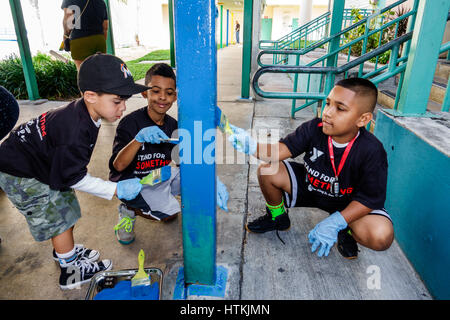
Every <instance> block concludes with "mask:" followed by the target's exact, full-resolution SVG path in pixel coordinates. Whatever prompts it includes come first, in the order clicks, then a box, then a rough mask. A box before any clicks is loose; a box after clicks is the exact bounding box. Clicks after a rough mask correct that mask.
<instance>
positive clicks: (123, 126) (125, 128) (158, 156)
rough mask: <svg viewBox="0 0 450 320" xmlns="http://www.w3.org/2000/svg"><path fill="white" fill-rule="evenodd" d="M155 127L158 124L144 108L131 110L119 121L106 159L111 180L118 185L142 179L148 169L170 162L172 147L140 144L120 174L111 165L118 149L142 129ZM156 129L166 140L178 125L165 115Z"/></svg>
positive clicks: (167, 144)
mask: <svg viewBox="0 0 450 320" xmlns="http://www.w3.org/2000/svg"><path fill="white" fill-rule="evenodd" d="M156 125H157V124H156V123H155V122H154V121H153V120H152V119H151V118H150V116H149V115H148V112H147V107H143V108H141V109H138V110H136V111H133V112H132V113H130V114H129V115H127V116H125V117H124V118H123V119H122V120H120V122H119V125H118V126H117V130H116V136H115V138H114V144H113V152H112V156H111V159H110V160H109V169H110V173H109V179H110V180H111V181H114V182H117V181H120V180H124V179H130V178H134V177H137V178H140V179H142V178H143V177H145V176H146V175H148V174H149V173H150V171H151V170H154V169H157V168H160V167H164V166H166V165H168V164H170V162H171V161H172V157H171V153H172V149H173V148H174V147H175V145H174V144H172V143H160V144H152V143H143V144H142V147H141V148H140V149H139V151H138V152H137V154H136V156H135V157H134V159H133V161H132V162H131V163H130V165H129V166H128V167H127V168H125V169H124V170H123V171H121V172H118V171H117V170H116V169H115V168H114V166H113V162H114V160H115V159H116V157H117V154H118V153H119V152H120V150H122V149H123V148H124V147H125V146H126V145H127V144H129V143H130V141H131V140H133V139H134V138H135V137H136V135H137V134H138V132H139V131H140V130H141V129H143V128H146V127H150V126H156ZM158 127H159V128H160V129H161V130H162V131H163V132H164V133H165V134H166V135H167V136H168V137H171V136H172V133H173V132H174V131H175V130H176V129H177V128H178V122H177V121H176V120H175V119H174V118H172V117H171V116H169V115H167V114H166V115H165V117H164V124H163V125H162V126H158Z"/></svg>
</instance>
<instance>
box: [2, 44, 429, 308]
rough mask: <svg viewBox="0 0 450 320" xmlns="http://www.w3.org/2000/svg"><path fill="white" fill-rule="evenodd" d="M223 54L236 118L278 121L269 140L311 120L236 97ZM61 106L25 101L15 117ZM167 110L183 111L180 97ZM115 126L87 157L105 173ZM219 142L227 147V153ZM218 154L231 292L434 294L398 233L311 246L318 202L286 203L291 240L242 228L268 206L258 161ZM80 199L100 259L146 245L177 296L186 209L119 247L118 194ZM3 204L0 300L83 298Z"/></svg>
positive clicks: (79, 235)
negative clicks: (352, 249) (225, 197)
mask: <svg viewBox="0 0 450 320" xmlns="http://www.w3.org/2000/svg"><path fill="white" fill-rule="evenodd" d="M217 56H218V61H217V67H218V104H219V106H220V107H221V108H222V109H223V111H224V112H225V113H226V114H227V116H228V117H229V119H230V122H231V123H233V124H235V125H237V126H239V127H242V128H245V129H249V128H253V129H256V130H258V129H263V128H264V129H269V130H273V129H279V136H278V137H277V133H276V131H268V132H269V133H271V135H270V139H273V140H275V141H276V140H278V138H279V137H282V136H284V135H285V134H287V133H289V132H291V131H292V130H294V129H295V128H296V127H297V126H298V125H300V124H301V123H302V122H304V121H307V120H309V119H312V117H313V114H312V112H311V111H310V110H309V109H305V110H302V111H301V112H299V113H297V119H291V118H290V117H289V116H290V108H291V103H290V101H289V100H262V101H248V100H247V101H246V102H242V101H238V99H237V98H238V97H239V96H240V89H241V73H240V67H239V66H241V64H242V63H241V59H242V47H241V46H230V47H227V48H224V49H221V50H219V51H218V53H217ZM261 83H263V86H264V89H266V90H282V89H283V87H286V88H292V83H291V80H290V79H289V78H287V76H285V75H270V76H267V77H266V78H264V80H262V81H261ZM59 105H61V103H56V102H48V103H45V104H42V105H39V106H35V105H33V106H31V105H21V110H20V111H21V114H20V120H19V122H23V121H25V120H28V119H30V118H31V117H34V116H37V115H39V114H41V113H42V112H44V111H46V110H48V109H50V108H53V107H57V106H59ZM127 105H128V108H127V113H129V112H131V111H134V110H136V109H137V108H140V107H143V106H144V105H145V100H144V99H143V98H142V97H140V96H133V97H132V98H131V99H130V100H129V102H128V104H127ZM169 114H170V115H171V116H173V117H175V118H177V108H176V106H174V107H173V108H172V109H171V110H170V111H169ZM116 126H117V122H115V123H112V124H108V123H104V124H103V125H102V128H101V130H100V134H99V138H98V141H97V145H96V147H95V150H94V153H93V157H92V161H91V163H90V165H89V172H90V174H91V175H93V176H98V177H101V178H104V179H107V177H108V165H107V163H108V160H109V157H110V155H111V149H112V141H113V138H114V134H115V129H116ZM261 138H262V137H261ZM221 148H223V149H225V150H224V152H222V153H221V151H222V149H221ZM216 154H217V155H218V156H219V155H222V156H223V158H222V159H223V161H222V163H223V164H218V165H217V172H218V176H219V177H220V178H221V180H222V181H223V182H224V183H225V185H226V186H227V188H228V191H229V193H230V200H229V202H228V208H229V212H228V213H226V212H223V211H222V210H219V209H218V212H217V264H218V265H219V266H220V265H222V266H226V267H227V269H228V282H227V286H226V295H225V299H387V300H389V299H407V300H408V299H431V296H430V294H429V292H428V291H427V289H426V287H425V286H424V284H423V283H422V281H421V280H420V278H419V276H418V275H417V273H416V272H415V271H414V269H413V267H412V266H411V264H410V263H409V261H408V260H407V258H406V257H405V255H404V254H403V252H402V251H401V249H400V248H399V246H398V244H397V242H394V243H393V245H392V246H391V248H390V249H388V250H387V251H384V252H376V251H372V250H370V249H366V248H363V247H360V250H361V252H360V253H359V257H358V259H357V260H352V261H347V260H345V259H344V258H342V257H341V256H340V255H339V253H338V252H337V250H336V248H333V249H332V251H331V252H330V255H329V256H328V257H327V258H322V259H320V258H318V257H317V256H316V254H312V253H310V245H309V243H308V241H307V234H308V232H309V230H310V229H311V228H313V227H314V225H315V224H316V223H317V222H319V221H320V220H321V219H323V218H324V217H325V216H326V213H325V212H321V211H320V210H318V209H302V208H297V209H293V210H290V217H291V222H292V226H291V228H290V229H289V230H288V231H287V232H281V233H280V236H281V238H282V239H283V240H284V242H285V245H283V244H282V243H281V242H280V241H279V240H278V239H277V237H276V235H275V233H267V234H263V235H257V234H248V233H247V232H246V231H245V230H244V228H243V226H244V224H245V223H246V221H247V220H252V219H254V218H255V217H256V216H259V215H261V214H263V212H264V202H263V198H262V194H261V192H260V190H259V187H258V182H257V178H256V168H257V166H258V164H257V163H249V161H248V159H246V161H245V162H243V163H240V162H239V161H237V160H236V161H234V160H232V159H238V158H239V156H238V155H236V153H235V152H233V151H232V147H231V146H230V144H229V143H228V142H227V143H224V144H223V145H222V146H221V145H220V143H218V146H217V150H216ZM219 160H220V159H218V161H219ZM297 160H298V161H301V159H297ZM236 162H238V164H236ZM253 162H254V161H253ZM78 199H79V201H80V205H81V208H82V219H80V221H79V223H78V224H77V226H76V227H75V231H74V235H75V242H76V243H83V244H84V245H85V246H87V247H89V248H92V249H96V250H99V251H100V253H101V257H100V258H106V259H112V261H113V264H114V267H113V270H122V269H129V268H136V267H137V254H138V252H139V250H140V249H141V248H142V249H144V251H145V253H146V257H147V259H146V267H150V266H151V267H158V268H160V269H161V270H163V271H164V286H163V299H166V300H170V299H172V298H173V292H174V287H175V281H176V277H177V274H178V270H179V268H180V267H181V266H182V265H183V254H182V237H181V218H178V219H177V220H175V221H174V222H171V223H166V224H163V223H158V222H153V221H150V220H145V219H142V218H138V219H137V223H136V228H135V232H136V241H135V242H134V243H132V244H131V245H129V246H123V245H121V244H119V243H118V242H117V240H116V238H115V235H114V231H113V228H114V225H115V224H116V223H117V206H118V204H119V201H118V200H117V199H114V200H112V201H107V200H103V199H100V198H96V197H94V196H91V195H89V194H86V193H81V192H80V193H78ZM0 207H1V208H2V213H1V214H0V235H1V237H2V244H1V246H0V287H1V288H2V290H1V291H0V299H49V300H51V299H84V297H85V295H86V291H87V289H88V285H84V286H82V287H81V289H79V290H77V289H76V290H72V291H61V290H60V289H59V286H58V277H59V267H58V266H57V265H56V264H55V263H53V262H52V258H51V250H52V246H51V243H50V241H47V242H44V243H37V242H35V241H34V240H33V238H32V237H31V235H30V233H29V230H28V226H27V225H26V222H25V219H24V218H23V217H22V216H21V215H20V213H19V212H18V211H17V210H16V209H15V208H13V207H12V205H11V203H10V202H9V200H8V199H7V198H6V196H5V194H4V193H2V192H0ZM392 214H395V213H392ZM394 228H395V226H394ZM189 299H201V297H197V296H189Z"/></svg>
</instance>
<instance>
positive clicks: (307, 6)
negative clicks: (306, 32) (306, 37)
mask: <svg viewBox="0 0 450 320" xmlns="http://www.w3.org/2000/svg"><path fill="white" fill-rule="evenodd" d="M311 15H312V1H311V0H300V10H299V16H298V26H299V27H301V26H302V25H304V24H305V23H308V22H309V21H311Z"/></svg>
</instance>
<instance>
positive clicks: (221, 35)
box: [220, 4, 223, 49]
mask: <svg viewBox="0 0 450 320" xmlns="http://www.w3.org/2000/svg"><path fill="white" fill-rule="evenodd" d="M222 48H223V5H222V4H221V5H220V49H222Z"/></svg>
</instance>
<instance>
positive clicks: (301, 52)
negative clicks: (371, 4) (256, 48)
mask: <svg viewBox="0 0 450 320" xmlns="http://www.w3.org/2000/svg"><path fill="white" fill-rule="evenodd" d="M406 1H407V0H400V1H397V2H395V3H393V4H391V5H389V6H387V7H385V8H383V9H382V10H380V11H376V12H374V13H373V14H372V15H370V16H368V17H366V18H364V19H362V20H360V21H358V22H356V23H354V24H352V25H351V26H349V27H347V28H345V29H344V30H341V31H340V32H338V33H336V34H334V35H332V36H329V37H328V38H326V39H323V40H322V41H319V42H316V43H314V44H313V45H311V46H310V47H308V48H305V49H302V50H263V51H261V52H259V54H258V57H257V62H258V65H259V66H260V67H267V66H274V65H267V64H263V63H262V62H261V57H262V56H263V55H265V54H277V55H278V54H286V55H297V56H301V55H305V54H307V53H308V52H311V51H314V50H315V49H317V48H319V47H321V46H323V45H325V44H327V43H329V42H331V41H332V40H333V39H335V38H338V37H339V38H340V36H341V35H343V34H345V33H347V32H349V31H351V30H353V29H356V28H357V27H359V26H361V25H363V24H366V23H368V22H369V21H370V20H372V19H374V18H376V17H377V16H380V15H382V14H384V13H385V12H387V11H390V10H391V9H392V8H395V7H396V6H398V5H400V4H402V3H404V2H406ZM413 14H414V15H415V14H416V10H411V11H410V12H408V13H406V14H404V15H402V16H401V17H399V18H397V19H400V18H402V19H404V18H405V17H407V16H411V15H413ZM397 19H395V20H397ZM389 23H390V22H389ZM395 23H396V22H395ZM390 25H392V23H390V24H389V26H390ZM383 26H385V25H383ZM375 30H377V29H375ZM375 30H374V31H375ZM374 31H372V32H370V35H372V34H374V33H377V32H379V31H380V30H377V31H376V32H374ZM368 36H369V35H364V36H361V37H359V38H358V39H355V40H354V43H356V42H359V41H361V40H363V39H364V38H365V37H368ZM356 40H358V41H356ZM341 50H342V48H341V49H340V51H341Z"/></svg>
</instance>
